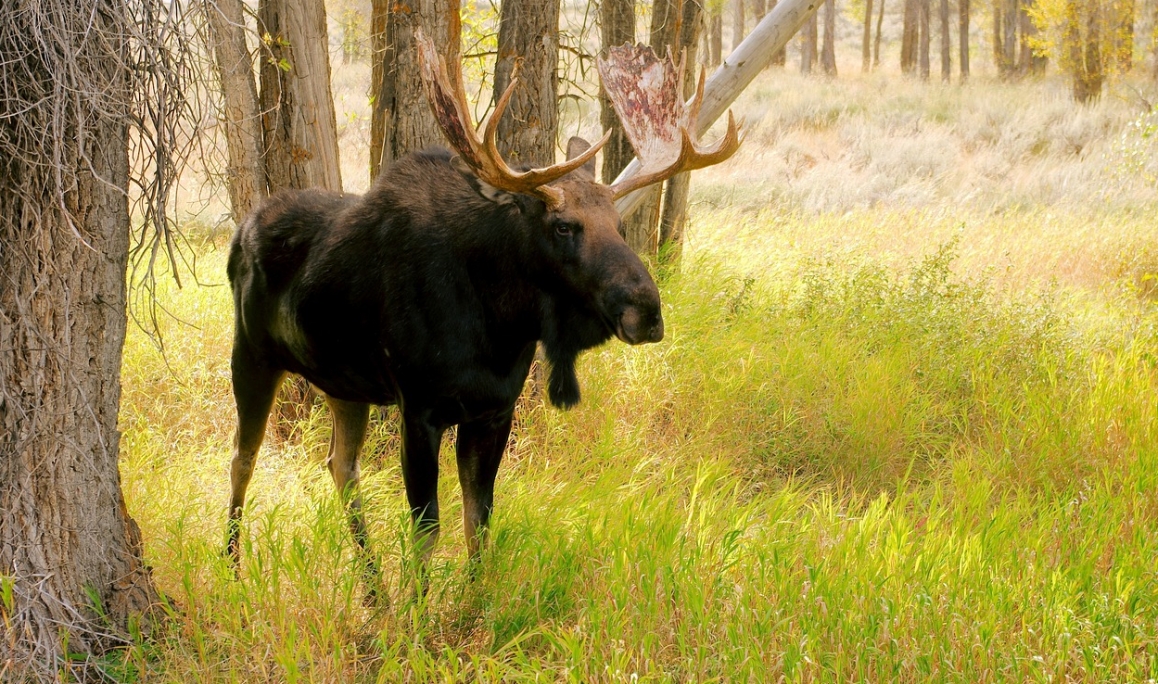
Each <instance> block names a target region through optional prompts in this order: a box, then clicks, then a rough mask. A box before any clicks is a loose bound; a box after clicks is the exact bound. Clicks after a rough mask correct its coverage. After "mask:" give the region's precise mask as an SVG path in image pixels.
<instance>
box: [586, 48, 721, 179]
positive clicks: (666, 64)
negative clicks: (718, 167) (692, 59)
mask: <svg viewBox="0 0 1158 684" xmlns="http://www.w3.org/2000/svg"><path fill="white" fill-rule="evenodd" d="M598 65H599V75H600V77H601V78H602V79H603V89H604V90H605V91H607V96H608V98H609V99H610V100H611V105H612V106H613V107H614V108H615V113H616V114H618V115H619V120H620V122H622V123H623V129H624V132H625V133H626V134H627V139H628V140H629V141H631V146H632V147H633V148H635V153H636V155H637V156H638V157H639V161H640V162H641V164H642V169H641V170H640V172H639V173H638V174H637V175H635V176H632V177H630V178H627V179H625V180H623V181H620V182H618V183H615V184H613V185H612V186H611V190H612V192H613V193H614V194H615V198H616V199H618V198H620V197H623V196H624V195H626V194H628V193H630V192H631V191H633V190H636V189H638V188H642V187H643V186H645V185H650V184H652V183H658V182H660V181H663V180H666V179H668V178H671V177H672V176H674V175H676V174H677V173H680V172H682V171H694V170H696V169H702V168H704V167H705V166H711V165H712V164H719V163H720V162H722V161H724V160H725V159H727V158H728V157H730V156H732V154H734V153H735V152H736V150H737V149H739V147H740V131H739V127H738V126H737V125H736V121H735V119H733V118H732V112H731V110H728V131H727V132H726V133H725V134H724V137H723V138H721V139H720V140H719V141H718V142H717V143H716V145H715V147H713V148H711V149H706V150H704V149H700V147H699V146H698V144H697V143H696V142H694V141H693V139H692V137H693V136H694V135H695V130H696V119H697V118H698V117H699V113H700V104H701V103H702V102H703V100H704V71H703V69H701V70H700V79H699V84H698V85H697V86H696V97H695V99H694V100H693V101H692V103H691V104H690V105H687V106H685V104H684V101H683V99H682V97H681V95H680V92H681V90H682V83H683V73H684V59H683V57H682V56H681V57H680V63H679V65H678V66H677V65H676V64H674V63H673V61H672V58H671V52H670V51H669V52H668V55H667V59H664V60H660V59H659V58H658V57H656V56H655V52H654V51H653V50H652V49H651V48H650V47H647V46H645V45H635V46H632V45H623V46H620V47H613V48H611V49H610V50H608V54H607V58H606V59H604V58H602V57H600V58H599V60H598Z"/></svg>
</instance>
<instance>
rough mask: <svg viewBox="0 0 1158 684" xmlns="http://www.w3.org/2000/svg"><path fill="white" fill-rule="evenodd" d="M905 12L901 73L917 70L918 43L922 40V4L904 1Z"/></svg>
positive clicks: (902, 22)
mask: <svg viewBox="0 0 1158 684" xmlns="http://www.w3.org/2000/svg"><path fill="white" fill-rule="evenodd" d="M904 2H905V12H904V15H903V17H902V20H901V73H903V74H911V73H913V72H914V71H916V70H917V52H918V46H917V43H918V42H919V40H920V26H919V25H920V14H921V9H920V2H921V0H904Z"/></svg>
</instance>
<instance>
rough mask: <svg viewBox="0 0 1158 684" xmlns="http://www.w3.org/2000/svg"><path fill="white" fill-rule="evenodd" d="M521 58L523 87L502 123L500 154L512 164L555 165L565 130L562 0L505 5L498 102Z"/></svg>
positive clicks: (497, 75)
mask: <svg viewBox="0 0 1158 684" xmlns="http://www.w3.org/2000/svg"><path fill="white" fill-rule="evenodd" d="M519 59H521V60H522V67H521V68H520V70H519V86H518V87H517V88H516V89H515V93H514V95H512V96H511V101H510V103H509V104H508V105H507V110H506V112H504V113H503V118H502V119H501V120H500V121H499V128H498V147H499V152H501V153H502V155H503V157H504V158H505V159H506V160H507V161H508V162H510V163H512V164H531V165H535V166H549V165H551V164H554V163H555V138H556V135H557V131H558V127H559V102H558V96H557V92H558V89H559V68H558V67H559V0H505V1H504V2H503V3H502V8H501V13H500V17H499V56H498V60H497V61H496V63H495V83H494V97H495V101H498V98H499V97H500V96H501V95H502V94H503V91H504V90H506V88H507V85H508V84H509V83H510V82H511V73H512V71H513V70H514V68H515V61H516V60H519Z"/></svg>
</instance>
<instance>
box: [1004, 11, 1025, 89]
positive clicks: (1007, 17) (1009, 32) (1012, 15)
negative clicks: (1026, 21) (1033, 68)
mask: <svg viewBox="0 0 1158 684" xmlns="http://www.w3.org/2000/svg"><path fill="white" fill-rule="evenodd" d="M1019 4H1020V0H1006V3H1005V7H1004V9H1003V11H1002V13H1001V16H1002V22H1003V27H1002V29H1003V32H1002V47H1001V64H1002V67H1003V75H1004V76H1005V77H1007V78H1008V77H1011V76H1013V75H1014V74H1015V73H1016V72H1017V24H1018V15H1019V14H1020V11H1019V9H1018V5H1019Z"/></svg>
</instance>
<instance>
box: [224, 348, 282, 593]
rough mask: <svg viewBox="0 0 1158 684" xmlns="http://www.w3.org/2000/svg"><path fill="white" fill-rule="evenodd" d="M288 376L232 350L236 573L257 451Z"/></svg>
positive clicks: (230, 545)
mask: <svg viewBox="0 0 1158 684" xmlns="http://www.w3.org/2000/svg"><path fill="white" fill-rule="evenodd" d="M283 377H285V372H284V371H281V370H277V369H273V368H270V367H268V366H267V365H266V364H264V363H261V362H259V361H255V360H254V359H253V355H252V354H249V353H247V351H246V350H245V349H244V348H242V347H241V346H240V345H235V346H234V349H233V397H234V400H235V401H236V403H237V433H236V435H234V438H233V461H232V463H231V464H230V473H229V475H230V495H229V522H228V525H227V535H228V542H227V546H226V548H227V550H228V553H229V555H230V557H231V558H232V559H233V567H234V571H236V570H237V566H238V564H239V562H240V561H241V548H240V537H241V510H242V508H243V507H244V506H245V490H246V489H247V488H248V487H249V480H250V477H252V476H253V466H254V462H255V460H256V458H257V450H258V449H260V448H261V442H262V440H263V439H264V438H265V425H266V422H267V421H268V419H269V411H270V409H271V408H272V407H273V398H274V396H275V395H276V394H277V388H278V385H280V384H281V381H282V378H283Z"/></svg>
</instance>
